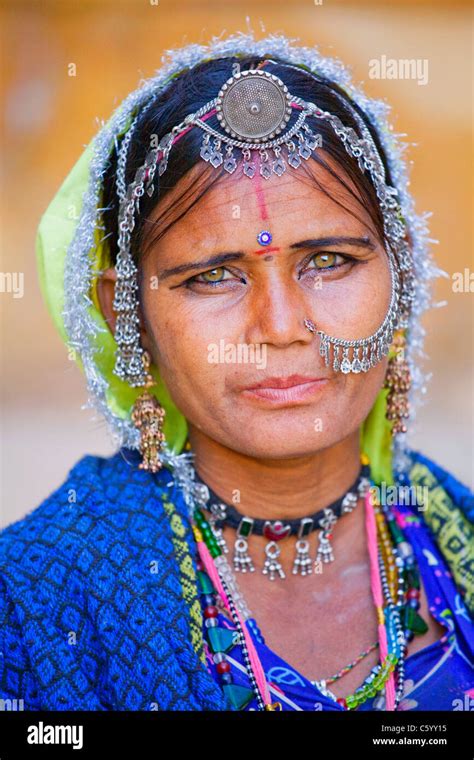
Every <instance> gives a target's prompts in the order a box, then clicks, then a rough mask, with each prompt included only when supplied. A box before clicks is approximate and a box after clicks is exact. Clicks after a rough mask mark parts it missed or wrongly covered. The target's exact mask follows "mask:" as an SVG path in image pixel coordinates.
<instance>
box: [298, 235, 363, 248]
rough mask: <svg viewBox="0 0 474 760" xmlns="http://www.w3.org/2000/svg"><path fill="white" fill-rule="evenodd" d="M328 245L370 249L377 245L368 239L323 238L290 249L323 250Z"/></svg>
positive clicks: (304, 242) (302, 242) (313, 239)
mask: <svg viewBox="0 0 474 760" xmlns="http://www.w3.org/2000/svg"><path fill="white" fill-rule="evenodd" d="M326 245H353V246H356V247H357V248H370V249H371V250H374V249H375V247H376V246H375V243H374V242H373V240H372V239H371V238H370V237H368V236H367V235H366V236H365V237H344V236H340V235H338V236H336V237H323V238H310V239H309V240H302V241H301V242H300V243H293V245H290V248H322V247H323V246H326Z"/></svg>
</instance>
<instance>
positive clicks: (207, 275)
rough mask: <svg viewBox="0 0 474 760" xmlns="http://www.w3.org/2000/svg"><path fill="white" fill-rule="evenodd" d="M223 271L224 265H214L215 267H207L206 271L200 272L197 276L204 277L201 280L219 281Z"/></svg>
mask: <svg viewBox="0 0 474 760" xmlns="http://www.w3.org/2000/svg"><path fill="white" fill-rule="evenodd" d="M225 272H226V269H225V267H216V268H215V269H209V270H208V271H207V272H202V273H201V274H200V275H198V277H202V278H204V279H203V280H201V282H220V280H222V279H223V275H224V273H225Z"/></svg>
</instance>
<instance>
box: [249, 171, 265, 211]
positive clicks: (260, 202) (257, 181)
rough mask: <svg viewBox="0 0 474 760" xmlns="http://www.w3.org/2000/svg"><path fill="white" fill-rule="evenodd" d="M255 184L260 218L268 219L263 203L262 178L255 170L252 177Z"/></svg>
mask: <svg viewBox="0 0 474 760" xmlns="http://www.w3.org/2000/svg"><path fill="white" fill-rule="evenodd" d="M252 179H253V182H254V186H255V194H256V196H257V203H258V208H259V211H260V219H268V213H267V207H266V205H265V195H264V194H263V187H262V178H261V177H260V174H259V173H258V172H257V173H256V174H255V176H254V177H253V178H252Z"/></svg>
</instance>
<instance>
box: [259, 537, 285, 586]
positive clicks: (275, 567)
mask: <svg viewBox="0 0 474 760" xmlns="http://www.w3.org/2000/svg"><path fill="white" fill-rule="evenodd" d="M265 554H266V560H265V564H264V565H263V570H262V573H263V575H268V577H269V579H270V580H271V581H274V580H275V576H276V573H278V575H279V576H280V578H285V577H286V576H285V573H284V572H283V568H282V566H281V563H280V562H279V561H278V557H279V556H280V547H279V546H278V544H277V543H276V542H275V541H270V542H269V543H268V544H267V545H266V547H265Z"/></svg>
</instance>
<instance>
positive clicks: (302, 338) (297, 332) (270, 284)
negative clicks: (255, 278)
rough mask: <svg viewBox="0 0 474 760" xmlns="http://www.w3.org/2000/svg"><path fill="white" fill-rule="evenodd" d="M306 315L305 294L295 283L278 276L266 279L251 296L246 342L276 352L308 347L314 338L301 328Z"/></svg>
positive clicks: (307, 309)
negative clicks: (306, 345)
mask: <svg viewBox="0 0 474 760" xmlns="http://www.w3.org/2000/svg"><path fill="white" fill-rule="evenodd" d="M309 313H310V308H309V304H307V303H306V296H305V293H304V292H303V291H302V289H301V288H300V287H299V286H298V284H297V283H296V282H294V281H288V278H283V277H280V276H278V275H277V276H274V277H269V278H268V279H267V280H266V281H265V282H264V283H260V284H259V285H258V286H257V287H255V289H254V292H253V293H252V297H251V300H250V308H249V312H248V321H247V325H248V329H247V340H248V342H249V343H266V344H268V345H273V346H275V347H279V348H284V347H285V346H289V345H291V344H292V343H296V342H298V343H311V342H312V340H313V338H314V336H313V335H312V334H311V332H310V331H309V330H308V329H307V328H306V327H305V324H304V320H305V318H306V317H307V316H308V314H309Z"/></svg>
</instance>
